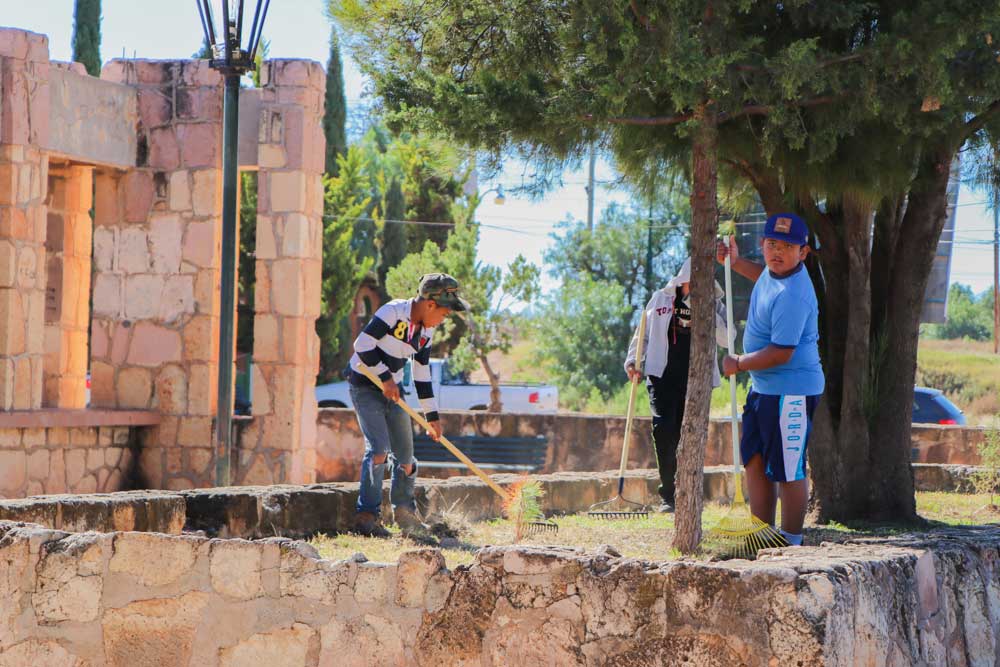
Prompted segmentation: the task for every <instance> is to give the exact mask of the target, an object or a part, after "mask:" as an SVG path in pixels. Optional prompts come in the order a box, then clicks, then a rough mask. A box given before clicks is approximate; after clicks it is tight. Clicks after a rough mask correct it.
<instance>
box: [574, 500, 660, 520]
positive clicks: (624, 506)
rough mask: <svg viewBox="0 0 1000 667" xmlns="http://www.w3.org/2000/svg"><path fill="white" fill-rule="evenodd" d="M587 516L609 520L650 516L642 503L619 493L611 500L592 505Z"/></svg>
mask: <svg viewBox="0 0 1000 667" xmlns="http://www.w3.org/2000/svg"><path fill="white" fill-rule="evenodd" d="M587 516H592V517H594V518H597V519H607V520H609V521H618V520H620V519H645V518H646V517H648V516H649V510H648V509H647V508H646V506H645V505H643V504H642V503H637V502H635V501H632V500H629V499H628V498H625V497H624V496H622V495H620V494H619V495H617V496H615V497H614V498H612V499H611V500H605V501H604V502H602V503H594V504H593V505H591V506H590V509H588V510H587Z"/></svg>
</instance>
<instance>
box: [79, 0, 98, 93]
mask: <svg viewBox="0 0 1000 667" xmlns="http://www.w3.org/2000/svg"><path fill="white" fill-rule="evenodd" d="M73 60H75V61H76V62H79V63H83V66H84V67H86V68H87V73H88V74H90V75H91V76H100V75H101V0H76V7H75V8H74V10H73Z"/></svg>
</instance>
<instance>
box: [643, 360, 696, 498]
mask: <svg viewBox="0 0 1000 667" xmlns="http://www.w3.org/2000/svg"><path fill="white" fill-rule="evenodd" d="M646 390H647V391H648V392H649V409H650V411H651V412H652V413H653V445H654V450H655V451H656V467H657V469H658V470H659V471H660V488H659V493H660V498H662V499H663V502H667V503H670V504H671V505H673V504H674V476H675V475H676V474H677V445H678V444H679V443H680V440H681V422H682V421H684V400H685V398H686V397H687V377H685V378H684V379H683V380H679V379H677V378H668V377H663V378H659V377H656V376H655V375H650V376H648V377H647V378H646Z"/></svg>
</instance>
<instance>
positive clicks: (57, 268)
mask: <svg viewBox="0 0 1000 667" xmlns="http://www.w3.org/2000/svg"><path fill="white" fill-rule="evenodd" d="M262 71H263V74H262V84H263V85H262V87H261V88H260V89H258V90H254V91H250V92H247V93H246V94H244V95H242V96H241V97H242V98H243V99H242V100H241V103H240V116H241V129H242V132H241V133H240V135H239V144H240V147H239V161H240V164H239V166H240V168H242V169H246V170H259V178H258V182H259V196H258V204H259V215H258V229H257V230H256V232H257V236H258V241H257V259H256V262H257V263H256V267H255V268H256V270H257V286H256V287H257V289H256V304H255V308H256V317H257V322H256V323H255V324H256V332H257V333H258V334H259V335H257V336H255V340H254V357H255V359H256V361H257V373H256V375H257V377H255V378H254V380H255V381H254V390H255V391H254V394H255V395H254V404H255V406H254V412H255V414H256V415H258V418H257V419H256V420H255V421H254V426H255V427H256V428H257V429H258V430H257V431H256V433H255V434H253V436H251V434H248V433H245V434H244V435H245V436H246V437H245V438H244V443H243V444H244V447H243V448H242V450H241V453H242V457H234V461H233V469H232V472H231V477H232V481H233V482H235V483H244V482H257V483H265V482H309V481H312V480H314V479H315V473H314V470H315V442H316V438H315V431H316V403H315V400H314V399H313V395H314V390H313V387H314V384H315V375H316V368H317V365H318V360H319V354H318V350H319V345H318V340H317V337H316V334H315V332H314V331H313V328H314V327H313V324H314V321H315V319H316V317H317V315H318V314H319V304H320V282H321V267H320V265H321V257H322V210H323V191H322V171H323V166H324V165H323V163H324V146H323V131H322V123H321V120H322V113H323V102H324V97H323V91H324V87H325V77H324V73H323V68H322V67H321V66H320V65H319V64H317V63H311V62H306V61H299V60H275V61H268V62H267V63H265V64H264V66H263V68H262ZM51 125H55V126H56V127H55V129H54V131H50V126H51ZM221 143H222V78H221V76H220V75H219V73H218V72H217V71H215V70H213V69H211V68H210V67H209V65H208V62H207V61H204V60H167V61H154V60H134V59H133V60H127V59H121V60H112V61H110V62H108V63H106V64H105V66H104V68H103V70H102V73H101V78H100V79H97V78H94V77H90V76H87V75H86V73H85V72H84V71H83V70H81V68H80V67H78V66H77V65H75V64H67V63H56V64H54V65H53V64H52V63H50V61H49V54H48V40H47V38H46V37H45V36H44V35H38V34H35V33H31V32H27V31H22V30H16V29H11V28H0V413H2V412H9V411H14V410H39V409H42V408H55V409H60V410H72V411H77V410H83V409H84V408H87V407H88V406H87V391H86V388H87V381H88V380H87V373H88V370H89V372H90V382H91V392H90V406H92V407H93V408H96V409H98V410H109V409H110V410H114V411H144V412H145V411H150V412H156V413H159V415H160V417H161V418H160V419H159V420H158V423H156V425H155V426H154V427H153V428H150V429H147V430H146V432H145V436H144V442H143V447H142V448H141V457H140V461H139V462H138V473H137V476H136V479H139V478H140V477H141V479H144V480H145V483H146V484H148V485H149V486H151V487H154V488H169V489H182V488H192V487H203V486H209V485H211V484H213V483H215V482H216V466H215V465H213V463H214V452H213V449H212V442H213V439H214V431H215V425H214V418H215V415H216V414H217V406H216V400H217V382H218V374H219V364H218V357H219V341H218V331H219V322H220V319H221V316H222V313H221V312H220V307H221V299H220V269H221V247H220V246H221V211H222V182H221V167H222V159H221V151H222V147H221ZM92 193H93V194H92ZM91 213H92V216H93V219H91ZM92 248H93V252H92V251H91V249H92ZM91 276H93V282H92V283H91ZM91 304H92V305H91ZM84 421H86V420H84ZM0 428H2V427H0ZM22 435H23V434H22ZM11 474H14V473H11ZM85 477H86V476H85ZM222 481H223V482H224V483H228V482H229V480H228V479H224V480H222ZM74 483H75V482H74ZM98 486H100V487H102V488H103V482H102V483H101V484H99V485H98ZM15 488H19V487H18V486H17V485H15V484H11V485H6V486H5V485H4V484H2V483H0V493H14V492H15V491H13V489H15Z"/></svg>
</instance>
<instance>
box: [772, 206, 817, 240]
mask: <svg viewBox="0 0 1000 667" xmlns="http://www.w3.org/2000/svg"><path fill="white" fill-rule="evenodd" d="M764 238H765V239H777V240H778V241H785V242H787V243H794V244H795V245H805V244H806V243H808V242H809V228H808V227H806V221H805V220H803V219H802V218H800V217H799V216H797V215H795V214H794V213H775V214H774V215H772V216H768V218H767V224H765V225H764Z"/></svg>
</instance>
